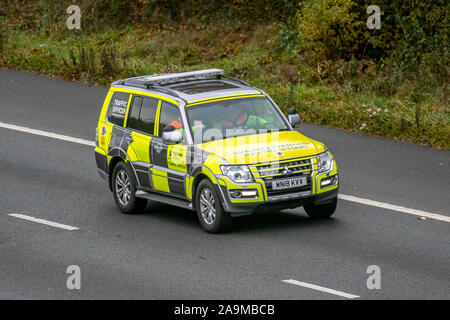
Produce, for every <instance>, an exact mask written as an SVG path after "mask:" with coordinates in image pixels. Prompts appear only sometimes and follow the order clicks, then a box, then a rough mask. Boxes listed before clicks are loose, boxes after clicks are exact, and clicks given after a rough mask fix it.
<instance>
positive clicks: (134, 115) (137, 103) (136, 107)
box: [127, 96, 142, 130]
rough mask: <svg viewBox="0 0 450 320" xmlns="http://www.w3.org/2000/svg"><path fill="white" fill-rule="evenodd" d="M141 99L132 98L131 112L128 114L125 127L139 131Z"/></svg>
mask: <svg viewBox="0 0 450 320" xmlns="http://www.w3.org/2000/svg"><path fill="white" fill-rule="evenodd" d="M141 105H142V97H137V96H134V97H133V102H132V103H131V110H130V112H129V113H128V121H127V127H128V128H132V129H136V130H139V115H140V113H141Z"/></svg>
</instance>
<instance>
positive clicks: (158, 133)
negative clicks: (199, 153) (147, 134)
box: [151, 101, 187, 197]
mask: <svg viewBox="0 0 450 320" xmlns="http://www.w3.org/2000/svg"><path fill="white" fill-rule="evenodd" d="M159 110H160V111H159V114H158V121H157V122H158V125H157V128H156V130H155V137H154V138H153V139H152V141H151V161H152V163H153V167H152V179H153V184H154V187H155V190H158V191H162V192H166V193H170V194H171V195H175V196H181V197H186V188H185V186H186V182H185V180H186V176H187V161H186V159H187V145H186V143H185V142H180V143H179V144H171V145H168V144H165V143H164V141H163V139H162V132H163V130H164V128H165V127H166V126H168V125H172V126H174V127H175V128H177V130H180V131H181V132H183V131H184V128H183V125H182V120H181V114H180V110H179V109H178V107H177V106H176V105H174V104H171V103H169V102H167V101H161V105H160V108H159ZM185 140H186V139H184V140H183V141H185Z"/></svg>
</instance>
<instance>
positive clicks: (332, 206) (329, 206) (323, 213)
mask: <svg viewBox="0 0 450 320" xmlns="http://www.w3.org/2000/svg"><path fill="white" fill-rule="evenodd" d="M336 207H337V197H336V198H334V199H333V201H332V202H331V203H326V204H314V203H309V204H305V205H304V206H303V208H304V209H305V211H306V213H307V214H308V216H310V217H311V218H315V219H318V218H328V217H331V216H332V215H333V213H334V212H335V211H336Z"/></svg>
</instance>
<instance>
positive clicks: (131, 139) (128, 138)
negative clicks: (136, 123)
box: [126, 136, 134, 144]
mask: <svg viewBox="0 0 450 320" xmlns="http://www.w3.org/2000/svg"><path fill="white" fill-rule="evenodd" d="M126 139H127V142H128V143H129V144H132V143H133V141H134V139H133V137H132V136H127V137H126Z"/></svg>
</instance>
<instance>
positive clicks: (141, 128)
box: [126, 95, 159, 189]
mask: <svg viewBox="0 0 450 320" xmlns="http://www.w3.org/2000/svg"><path fill="white" fill-rule="evenodd" d="M158 105H159V100H158V99H154V98H150V97H144V96H138V95H133V99H132V101H131V106H130V110H129V112H128V118H127V122H126V128H127V130H128V133H129V135H128V140H127V141H128V143H129V148H128V151H127V154H128V156H129V158H130V159H131V161H132V162H133V167H134V169H135V171H136V175H137V178H138V180H139V185H140V186H141V187H143V188H146V189H154V185H153V183H152V179H151V170H150V167H151V166H152V161H151V151H150V145H151V141H152V139H153V137H154V130H155V123H156V112H157V109H158Z"/></svg>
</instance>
